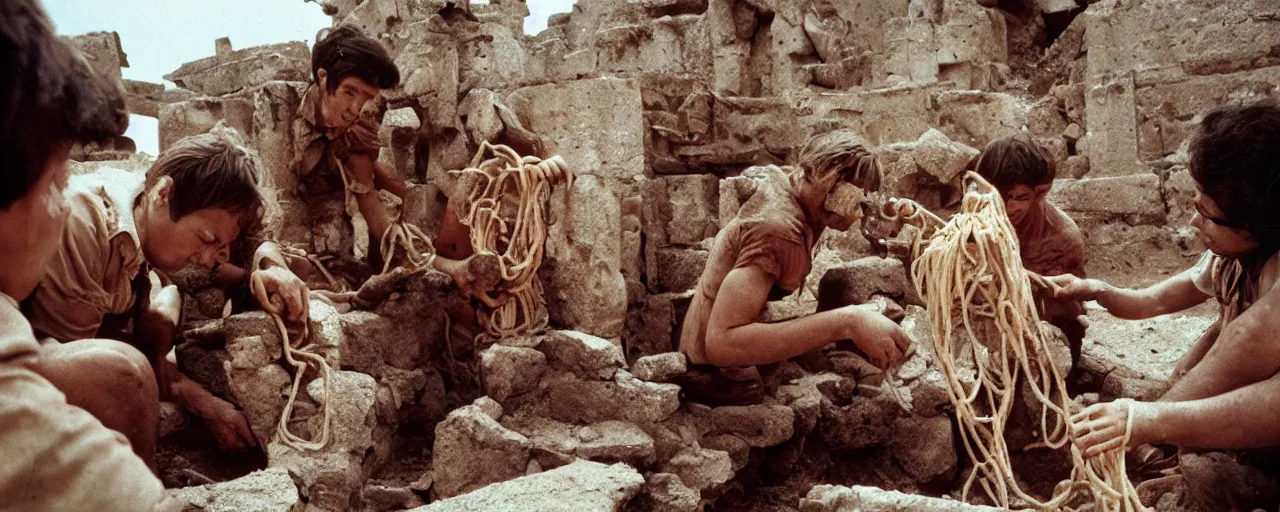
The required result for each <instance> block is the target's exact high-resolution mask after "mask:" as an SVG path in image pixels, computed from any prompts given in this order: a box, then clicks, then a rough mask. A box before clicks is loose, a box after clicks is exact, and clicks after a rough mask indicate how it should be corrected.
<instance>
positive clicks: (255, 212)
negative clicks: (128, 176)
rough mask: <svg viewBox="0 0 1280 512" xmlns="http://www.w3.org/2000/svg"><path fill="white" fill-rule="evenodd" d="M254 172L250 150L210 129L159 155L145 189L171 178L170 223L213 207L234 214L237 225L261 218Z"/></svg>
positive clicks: (258, 175)
mask: <svg viewBox="0 0 1280 512" xmlns="http://www.w3.org/2000/svg"><path fill="white" fill-rule="evenodd" d="M226 130H227V131H232V132H233V130H231V129H229V128H228V129H226ZM259 168H260V166H259V164H258V159H257V157H256V156H255V155H254V154H253V153H252V151H251V150H249V149H248V148H247V147H245V146H244V144H243V143H241V142H239V141H237V140H235V138H233V137H230V136H228V135H226V134H225V133H219V132H218V131H217V129H216V128H215V131H214V132H210V133H203V134H200V135H192V136H189V137H185V138H183V139H182V140H179V141H178V142H176V143H174V145H173V146H171V147H169V149H168V150H167V151H165V152H164V153H163V154H161V155H160V158H158V159H157V160H156V163H155V164H154V165H152V166H151V169H150V170H149V171H147V188H151V186H152V185H154V184H155V183H156V182H157V181H159V180H160V178H162V177H164V176H168V177H170V178H172V179H173V196H172V200H171V201H170V202H169V216H170V217H172V218H173V220H174V221H177V220H178V219H181V218H182V217H183V216H185V215H187V214H190V213H192V212H195V211H198V210H203V209H205V208H219V209H223V210H226V211H228V212H231V213H232V214H235V215H237V216H239V217H240V220H241V226H242V227H243V226H247V225H250V224H253V223H255V222H256V221H258V220H259V219H260V218H261V217H262V210H263V200H262V194H261V192H260V191H259V190H258V185H259V183H260V180H261V172H260V171H259Z"/></svg>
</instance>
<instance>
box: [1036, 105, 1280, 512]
mask: <svg viewBox="0 0 1280 512" xmlns="http://www.w3.org/2000/svg"><path fill="white" fill-rule="evenodd" d="M1190 170H1191V176H1192V178H1194V179H1195V181H1196V188H1197V190H1196V203H1195V207H1196V214H1195V216H1193V217H1192V220H1191V224H1192V226H1194V227H1195V228H1196V229H1197V231H1198V232H1199V235H1200V239H1201V240H1202V241H1203V242H1204V244H1205V246H1206V247H1208V249H1209V252H1206V253H1205V254H1204V256H1203V257H1201V259H1200V261H1199V262H1198V263H1197V264H1196V265H1195V267H1193V268H1191V269H1190V270H1187V271H1186V272H1183V273H1181V274H1178V275H1177V276H1174V277H1172V278H1169V279H1167V280H1165V281H1163V282H1161V283H1159V284H1156V285H1154V286H1150V287H1148V288H1144V289H1141V290H1126V289H1120V288H1116V287H1113V286H1111V285H1108V284H1106V283H1103V282H1101V281H1097V280H1092V279H1087V280H1081V279H1077V278H1074V277H1071V276H1061V277H1058V278H1054V280H1055V281H1056V282H1057V283H1058V284H1059V285H1061V286H1062V287H1063V288H1062V290H1061V291H1060V292H1059V296H1060V297H1070V298H1073V299H1077V300H1096V301H1098V303H1099V304H1101V305H1102V306H1103V307H1104V308H1106V309H1107V310H1108V311H1110V312H1111V314H1113V315H1115V316H1118V317H1120V318H1128V319H1138V318H1150V317H1153V316H1158V315H1163V314H1168V313H1173V312H1176V311H1181V310H1183V309H1187V308H1189V307H1192V306H1195V305H1197V304H1200V303H1202V302H1204V301H1206V300H1208V299H1210V298H1215V299H1217V301H1218V303H1219V304H1220V306H1221V313H1220V314H1219V317H1218V321H1217V322H1216V323H1215V324H1214V325H1213V326H1212V327H1210V328H1209V330H1208V331H1207V332H1205V333H1204V335H1203V336H1202V337H1201V338H1200V341H1199V342H1197V343H1196V345H1195V346H1194V347H1192V349H1191V350H1189V351H1188V352H1187V353H1186V354H1185V355H1184V356H1183V357H1182V358H1181V359H1180V360H1179V361H1178V363H1177V365H1176V366H1175V367H1174V371H1173V375H1172V377H1171V378H1170V381H1171V387H1170V389H1169V391H1168V392H1166V393H1165V394H1164V396H1162V397H1161V398H1160V401H1158V402H1133V403H1116V402H1111V403H1104V404H1097V405H1094V406H1091V407H1089V408H1088V409H1086V410H1084V411H1083V412H1081V413H1080V414H1079V415H1077V416H1076V417H1075V418H1073V422H1074V424H1075V431H1076V432H1077V437H1076V443H1077V444H1078V445H1079V446H1080V447H1081V449H1082V450H1085V455H1086V456H1090V455H1093V454H1094V453H1098V452H1101V451H1104V450H1107V449H1110V448H1113V447H1116V446H1120V445H1121V444H1123V443H1124V440H1125V439H1126V438H1128V440H1129V444H1130V445H1131V446H1136V445H1141V444H1142V443H1166V444H1167V445H1169V446H1170V450H1169V451H1172V448H1174V447H1176V448H1177V449H1178V450H1180V451H1182V452H1183V453H1184V454H1183V455H1182V456H1181V457H1180V459H1181V462H1180V464H1181V466H1182V472H1181V474H1179V475H1176V479H1177V480H1179V483H1178V484H1177V485H1178V486H1180V487H1179V488H1181V489H1182V501H1181V503H1180V504H1181V505H1182V506H1184V507H1187V508H1186V509H1187V510H1228V509H1230V510H1252V509H1255V508H1265V509H1274V508H1275V507H1276V505H1277V504H1280V459H1278V458H1276V457H1275V456H1274V455H1272V454H1269V453H1267V452H1264V451H1257V450H1253V449H1256V448H1268V449H1271V448H1274V447H1276V446H1280V376H1278V375H1277V372H1280V337H1277V334H1276V333H1278V332H1280V287H1277V286H1276V284H1277V281H1278V279H1277V278H1278V277H1280V108H1278V107H1276V106H1273V105H1254V106H1247V107H1226V108H1222V109H1218V110H1215V111H1213V112H1210V113H1208V114H1206V115H1205V116H1204V120H1203V121H1202V122H1201V124H1200V129H1199V131H1198V132H1197V133H1196V135H1195V137H1194V138H1193V139H1192V141H1191V151H1190ZM1131 415H1132V417H1130V416H1131ZM1188 449H1213V450H1250V451H1233V452H1225V453H1224V452H1218V453H1211V454H1205V455H1189V454H1186V452H1187V450H1188ZM1138 451H1142V450H1136V451H1135V452H1138ZM1146 451H1150V450H1146ZM1140 459H1141V458H1140ZM1170 478H1174V477H1170Z"/></svg>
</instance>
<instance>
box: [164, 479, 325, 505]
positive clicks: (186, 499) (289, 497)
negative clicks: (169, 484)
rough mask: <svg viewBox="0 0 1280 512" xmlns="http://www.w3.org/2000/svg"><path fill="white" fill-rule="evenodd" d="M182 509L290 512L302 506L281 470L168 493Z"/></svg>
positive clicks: (296, 490) (290, 482)
mask: <svg viewBox="0 0 1280 512" xmlns="http://www.w3.org/2000/svg"><path fill="white" fill-rule="evenodd" d="M167 494H168V496H169V498H171V499H172V500H173V501H175V502H177V503H180V504H182V505H183V508H182V509H181V510H203V511H206V512H238V511H242V510H256V511H262V512H293V511H294V510H298V509H299V508H300V507H301V506H302V499H301V497H300V496H299V495H298V487H297V485H295V484H294V482H293V480H292V479H291V478H289V472H288V471H287V470H285V469H284V468H271V469H263V470H259V471H254V472H253V473H249V474H248V475H245V476H242V477H240V478H237V479H235V480H230V481H226V482H219V483H216V484H208V485H200V486H195V487H183V488H181V489H172V490H170V491H167Z"/></svg>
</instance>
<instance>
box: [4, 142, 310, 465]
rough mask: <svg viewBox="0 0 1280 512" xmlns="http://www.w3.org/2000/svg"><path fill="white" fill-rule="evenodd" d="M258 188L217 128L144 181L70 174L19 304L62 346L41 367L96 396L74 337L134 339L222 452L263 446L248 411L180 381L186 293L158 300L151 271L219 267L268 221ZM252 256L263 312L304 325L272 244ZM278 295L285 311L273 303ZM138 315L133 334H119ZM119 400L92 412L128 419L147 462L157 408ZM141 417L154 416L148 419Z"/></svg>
mask: <svg viewBox="0 0 1280 512" xmlns="http://www.w3.org/2000/svg"><path fill="white" fill-rule="evenodd" d="M258 183H259V170H258V167H257V164H256V161H255V159H254V158H253V157H252V156H251V155H250V153H249V152H248V151H247V150H246V149H245V148H243V147H241V146H238V145H237V144H236V143H235V142H233V141H231V140H229V139H227V138H226V137H224V136H221V135H218V134H215V133H206V134H202V135H196V136H191V137H187V138H185V139H182V140H180V141H178V142H177V143H175V144H174V145H173V146H172V147H170V148H169V149H168V150H167V151H165V152H164V154H162V155H160V158H158V159H157V160H156V162H155V164H154V165H152V166H151V169H150V170H149V171H148V172H147V173H146V175H145V176H143V175H140V174H136V173H130V172H126V171H122V170H118V169H102V170H100V171H97V172H94V173H92V174H84V175H79V176H75V177H72V178H71V179H70V180H69V184H68V186H67V191H66V196H67V202H68V207H69V209H70V216H69V218H68V220H67V227H66V231H65V232H64V233H63V234H62V236H61V238H60V244H59V246H58V248H57V251H56V253H55V254H54V257H53V258H52V259H51V260H50V261H49V265H48V267H47V273H46V274H45V276H44V279H43V281H41V282H40V286H39V287H38V288H37V289H36V291H35V293H34V294H32V295H31V297H30V298H29V299H27V301H26V302H24V303H23V310H24V312H25V313H26V314H27V317H28V318H29V319H30V321H31V325H32V326H33V327H34V328H35V330H36V333H37V334H39V335H40V336H48V337H51V338H54V339H56V340H57V341H60V342H62V343H48V344H45V345H44V346H43V348H42V360H41V363H40V367H41V368H42V369H40V370H38V371H40V372H41V373H42V374H43V375H45V376H46V377H47V378H49V380H51V381H53V383H54V384H55V385H57V386H58V388H59V389H62V390H63V391H64V392H66V393H67V394H68V395H73V394H74V393H89V394H100V393H102V390H98V389H96V384H95V380H96V379H95V377H94V372H85V371H84V368H83V367H81V366H78V365H77V364H75V363H76V362H77V361H78V358H79V357H81V355H80V349H78V348H77V347H78V346H80V344H82V343H84V342H77V341H74V340H83V339H86V338H93V337H119V339H125V340H128V341H130V342H131V343H132V344H133V345H134V346H135V347H138V348H139V349H141V350H142V352H143V353H145V354H147V357H148V359H149V360H150V365H151V368H152V369H153V370H154V372H155V375H156V376H157V384H158V386H159V393H160V398H161V399H164V400H168V401H172V402H174V403H176V404H177V405H178V406H180V407H182V408H183V409H185V410H187V411H190V412H192V413H194V414H195V415H196V416H198V417H200V418H201V419H202V420H203V421H204V423H205V425H206V426H208V427H209V430H210V431H211V432H212V433H213V435H214V437H215V438H216V439H217V441H218V443H219V444H220V445H222V446H223V447H224V448H232V449H234V448H244V447H248V446H252V445H254V444H256V440H255V438H254V436H253V433H252V431H251V430H250V429H249V424H248V421H247V420H246V419H245V417H244V415H243V414H241V413H240V411H238V410H236V408H235V407H234V406H232V405H231V404H230V403H228V402H226V401H224V400H222V399H220V398H217V397H215V396H213V394H211V393H210V392H209V391H207V390H205V389H204V388H202V387H201V386H200V385H199V384H197V383H195V382H194V381H192V380H190V379H188V378H187V377H185V376H183V375H181V374H179V373H178V372H177V369H176V367H175V366H174V364H173V363H172V362H170V361H168V360H167V359H166V356H167V354H168V353H169V350H170V348H171V345H172V342H173V338H174V334H175V330H176V326H177V325H178V317H179V314H180V312H181V310H182V306H181V295H180V294H179V292H178V289H177V287H176V286H173V285H169V286H164V287H163V288H161V289H159V290H158V291H157V292H156V293H152V281H151V279H150V275H151V272H150V270H151V269H152V268H154V269H155V270H156V271H157V272H158V273H159V274H160V275H162V276H163V275H172V274H173V273H175V272H177V271H179V270H182V269H183V268H186V267H187V266H189V265H190V266H198V267H203V268H206V269H210V270H211V271H212V270H213V269H214V268H215V267H217V266H219V265H220V264H222V263H225V262H226V261H227V260H228V258H229V256H230V248H231V246H232V244H233V243H235V242H237V239H238V238H239V237H241V236H242V235H244V234H245V231H246V229H247V228H249V230H251V228H252V227H254V226H256V225H257V224H258V222H259V219H260V217H261V215H262V197H261V195H260V193H259V190H258ZM253 261H254V264H253V266H252V267H250V268H252V269H253V272H252V273H251V274H249V276H248V277H250V278H252V277H253V276H254V275H257V279H258V280H260V281H261V283H262V284H263V290H264V291H265V292H266V294H267V296H266V297H262V296H259V295H256V294H255V297H256V298H257V299H258V301H259V303H260V305H262V306H263V307H264V308H265V309H269V310H273V311H279V313H280V314H281V315H282V316H284V317H285V318H286V319H287V320H290V321H294V322H296V321H301V320H305V311H306V310H307V308H306V306H307V296H308V292H307V287H306V285H305V284H304V283H303V282H302V281H301V280H300V279H298V277H297V276H295V275H294V274H293V273H292V272H290V271H289V269H288V267H287V266H285V262H284V259H283V257H281V256H280V254H279V252H278V249H277V248H276V246H275V244H274V243H271V242H266V243H263V244H261V245H260V246H259V247H258V248H257V251H256V253H255V254H254V258H253ZM247 282H248V280H246V281H243V282H242V283H247ZM272 297H274V299H273V298H272ZM272 300H275V301H277V304H278V305H275V306H273V305H271V304H270V301H272ZM264 302H266V303H264ZM281 309H283V310H282V311H281ZM130 320H132V322H133V330H132V333H129V334H125V333H122V331H123V329H122V326H123V325H125V324H126V323H127V322H129V321H130ZM123 399H125V397H123V396H120V395H106V396H99V397H98V401H95V402H93V403H91V404H88V405H85V406H84V407H85V408H86V409H88V410H89V411H90V412H92V413H94V415H95V416H98V418H100V419H103V421H104V422H107V423H108V424H109V425H110V424H111V423H110V422H108V418H116V417H119V416H122V415H123V416H124V417H121V418H119V419H120V420H121V421H124V422H125V423H126V424H128V425H129V430H127V431H125V434H126V435H127V436H128V437H129V439H130V441H131V442H133V445H134V448H135V450H137V451H138V453H139V454H141V455H143V456H144V457H150V455H151V454H153V453H154V450H155V443H156V439H155V436H156V431H155V418H156V414H157V413H156V407H157V404H156V403H155V402H154V401H153V402H152V403H150V404H147V407H146V410H145V411H142V412H138V414H137V416H134V417H130V416H133V414H131V411H129V410H128V409H126V408H123V407H121V401H122V400H123ZM134 412H137V411H134ZM144 413H145V414H144ZM135 418H149V420H148V421H149V423H148V422H147V421H137V420H136V419H135ZM135 422H136V423H135Z"/></svg>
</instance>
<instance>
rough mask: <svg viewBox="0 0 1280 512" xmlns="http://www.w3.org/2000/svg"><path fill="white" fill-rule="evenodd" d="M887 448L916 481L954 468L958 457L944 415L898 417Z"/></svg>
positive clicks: (949, 419)
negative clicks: (891, 439)
mask: <svg viewBox="0 0 1280 512" xmlns="http://www.w3.org/2000/svg"><path fill="white" fill-rule="evenodd" d="M889 450H890V451H891V452H892V453H893V459H894V460H895V461H897V462H898V465H899V466H901V467H902V469H903V470H904V471H906V472H907V474H909V475H911V477H912V478H915V479H916V481H917V482H928V481H930V480H932V479H934V478H935V477H938V476H940V475H943V474H945V473H947V472H948V471H951V470H953V469H955V467H956V463H957V461H958V458H957V456H956V445H955V439H954V436H953V435H952V430H951V418H949V417H947V416H934V417H931V418H921V417H914V416H912V417H902V418H898V420H897V422H895V424H894V434H893V441H892V442H891V443H890V448H889Z"/></svg>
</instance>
